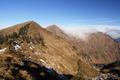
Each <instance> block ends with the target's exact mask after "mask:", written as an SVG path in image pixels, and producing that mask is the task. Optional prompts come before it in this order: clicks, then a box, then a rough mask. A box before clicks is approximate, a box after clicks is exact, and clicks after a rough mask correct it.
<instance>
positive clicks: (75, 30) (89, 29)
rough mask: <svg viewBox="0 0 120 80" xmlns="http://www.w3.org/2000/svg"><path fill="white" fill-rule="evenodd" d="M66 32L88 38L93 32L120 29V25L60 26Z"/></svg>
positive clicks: (84, 38)
mask: <svg viewBox="0 0 120 80" xmlns="http://www.w3.org/2000/svg"><path fill="white" fill-rule="evenodd" d="M60 28H61V29H62V30H63V31H64V32H65V33H67V34H69V35H72V36H74V37H77V38H80V39H83V40H86V38H87V37H88V36H89V34H91V33H96V32H98V31H99V32H103V33H105V32H107V31H110V30H120V26H111V25H83V26H78V27H60Z"/></svg>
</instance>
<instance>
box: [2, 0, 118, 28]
mask: <svg viewBox="0 0 120 80" xmlns="http://www.w3.org/2000/svg"><path fill="white" fill-rule="evenodd" d="M29 20H33V21H36V22H38V23H39V24H40V25H42V26H47V25H51V24H57V25H60V26H64V27H80V26H83V25H84V26H85V25H87V26H88V25H107V26H114V27H119V26H120V0H0V27H4V26H10V25H13V24H17V23H21V22H25V21H29Z"/></svg>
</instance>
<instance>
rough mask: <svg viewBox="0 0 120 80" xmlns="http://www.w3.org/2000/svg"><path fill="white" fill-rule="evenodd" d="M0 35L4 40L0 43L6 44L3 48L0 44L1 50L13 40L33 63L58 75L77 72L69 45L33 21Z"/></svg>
mask: <svg viewBox="0 0 120 80" xmlns="http://www.w3.org/2000/svg"><path fill="white" fill-rule="evenodd" d="M0 35H2V36H1V39H4V41H3V42H1V43H3V44H4V43H7V44H5V45H4V46H3V45H2V44H1V48H4V47H7V46H8V45H9V43H11V39H14V40H15V41H19V42H20V46H21V47H22V50H25V53H24V54H25V55H26V56H27V58H30V59H32V60H33V61H36V62H38V63H39V62H41V63H42V64H43V65H45V66H46V67H51V68H54V69H55V70H56V71H57V72H59V73H64V74H68V73H69V74H75V72H76V70H77V59H76V57H75V52H74V51H72V47H71V46H70V44H69V43H68V42H67V41H66V40H65V39H62V38H58V37H56V36H53V35H52V33H51V32H49V31H47V30H46V29H44V28H42V27H41V26H39V25H38V24H37V23H35V22H34V21H30V22H25V23H22V24H17V25H15V26H12V27H9V28H6V29H3V30H1V31H0ZM13 44H14V43H13ZM7 48H8V47H7ZM13 48H16V47H13ZM71 65H72V66H71Z"/></svg>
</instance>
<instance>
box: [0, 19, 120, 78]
mask: <svg viewBox="0 0 120 80" xmlns="http://www.w3.org/2000/svg"><path fill="white" fill-rule="evenodd" d="M114 32H115V30H114ZM117 33H119V31H117ZM109 35H110V36H112V37H110V36H109ZM113 38H115V39H116V36H113V31H109V32H107V33H102V32H96V33H90V34H89V37H88V39H87V40H86V41H84V40H81V39H79V38H76V37H74V36H70V35H68V34H66V33H65V32H64V31H63V30H62V29H60V28H59V27H58V26H57V25H51V26H48V27H47V28H43V27H42V26H40V25H39V24H37V23H36V22H34V21H28V22H24V23H21V24H17V25H14V26H11V27H8V28H6V29H3V30H0V63H1V64H0V65H1V67H0V78H1V79H3V78H4V79H13V80H16V79H18V80H21V79H25V80H26V79H27V80H33V79H35V80H39V79H38V78H41V79H42V80H70V79H71V78H73V79H75V80H76V77H77V78H78V76H80V75H82V77H83V78H85V79H88V78H90V79H93V78H95V77H97V76H98V75H100V71H99V70H100V68H99V70H98V69H97V67H95V65H99V64H104V65H108V64H110V63H114V62H115V61H119V60H120V44H119V43H118V42H116V41H115V40H114V39H113ZM4 65H6V66H4ZM31 70H33V72H31ZM34 71H35V72H34ZM6 73H7V74H6ZM108 73H109V72H108ZM13 75H15V76H13ZM97 78H98V77H97Z"/></svg>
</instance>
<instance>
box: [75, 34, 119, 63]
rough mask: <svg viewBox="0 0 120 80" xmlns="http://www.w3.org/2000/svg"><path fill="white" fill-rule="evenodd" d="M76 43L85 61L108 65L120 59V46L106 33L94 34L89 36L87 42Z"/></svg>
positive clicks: (78, 41) (77, 41)
mask: <svg viewBox="0 0 120 80" xmlns="http://www.w3.org/2000/svg"><path fill="white" fill-rule="evenodd" d="M75 42H76V43H75V47H76V49H77V50H78V54H79V55H80V56H81V58H82V59H83V61H85V60H87V61H86V62H92V63H95V64H107V63H111V62H114V61H117V60H119V59H120V50H119V49H120V47H119V44H118V43H117V42H116V41H114V40H113V39H112V38H111V37H109V36H108V35H106V34H104V33H101V32H97V33H93V34H90V35H89V38H88V39H87V41H80V40H76V41H75Z"/></svg>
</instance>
